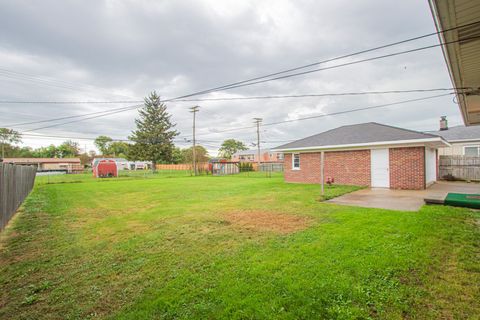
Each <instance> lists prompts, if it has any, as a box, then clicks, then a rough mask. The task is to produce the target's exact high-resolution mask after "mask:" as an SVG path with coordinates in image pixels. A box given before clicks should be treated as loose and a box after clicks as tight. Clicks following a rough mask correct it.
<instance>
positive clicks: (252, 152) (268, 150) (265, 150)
mask: <svg viewBox="0 0 480 320" xmlns="http://www.w3.org/2000/svg"><path fill="white" fill-rule="evenodd" d="M265 152H270V149H260V153H265ZM257 153H258V150H257V149H251V150H241V151H237V152H235V153H234V154H233V155H234V156H244V155H249V154H254V155H256V154H257Z"/></svg>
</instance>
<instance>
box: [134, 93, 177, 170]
mask: <svg viewBox="0 0 480 320" xmlns="http://www.w3.org/2000/svg"><path fill="white" fill-rule="evenodd" d="M139 115H140V117H139V118H138V119H135V124H136V125H137V129H136V130H134V131H133V132H132V135H131V136H130V137H129V138H130V140H132V141H134V142H135V144H133V145H132V146H131V148H130V152H129V155H130V157H131V158H134V159H137V160H144V161H152V169H153V170H154V171H155V170H156V168H155V165H156V164H157V163H160V162H171V161H172V160H173V150H174V148H175V146H174V145H173V138H175V137H176V136H177V135H178V132H177V131H176V130H174V129H173V128H174V127H175V124H174V123H172V121H171V119H170V118H171V115H170V114H169V113H168V112H167V106H166V105H165V104H164V103H162V102H160V97H159V96H158V95H157V93H156V92H155V91H154V92H152V93H151V94H150V96H148V97H147V98H145V106H144V107H143V108H142V109H140V111H139Z"/></svg>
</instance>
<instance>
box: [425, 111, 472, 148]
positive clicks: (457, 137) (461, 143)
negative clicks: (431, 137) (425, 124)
mask: <svg viewBox="0 0 480 320" xmlns="http://www.w3.org/2000/svg"><path fill="white" fill-rule="evenodd" d="M445 120H446V119H442V120H440V130H439V131H430V132H428V133H431V134H435V135H438V136H440V137H442V138H443V139H445V140H447V141H448V142H449V143H450V145H451V146H449V147H444V148H439V149H438V154H439V155H441V156H472V157H480V126H470V127H465V126H455V127H451V128H449V127H448V124H447V123H446V122H445Z"/></svg>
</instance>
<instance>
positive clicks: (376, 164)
mask: <svg viewBox="0 0 480 320" xmlns="http://www.w3.org/2000/svg"><path fill="white" fill-rule="evenodd" d="M370 161H371V167H370V168H371V173H372V187H375V188H390V169H389V164H390V161H389V156H388V149H372V150H370Z"/></svg>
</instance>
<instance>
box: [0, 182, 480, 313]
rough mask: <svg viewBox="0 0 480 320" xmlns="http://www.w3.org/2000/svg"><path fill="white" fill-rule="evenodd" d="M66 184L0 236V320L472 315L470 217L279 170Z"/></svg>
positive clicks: (40, 191) (41, 191) (475, 277)
mask: <svg viewBox="0 0 480 320" xmlns="http://www.w3.org/2000/svg"><path fill="white" fill-rule="evenodd" d="M42 179H44V178H42ZM59 179H61V178H59ZM64 179H71V180H69V181H67V180H59V181H57V182H58V183H50V184H47V183H46V182H45V181H42V180H39V181H38V182H37V185H36V187H35V190H34V192H33V193H32V194H31V195H30V196H29V198H28V200H27V202H26V204H25V205H24V207H23V209H22V212H21V213H19V214H18V215H17V216H16V218H14V220H13V221H12V222H11V224H10V226H9V227H8V228H7V229H6V230H5V232H3V233H2V234H1V235H0V289H1V290H0V318H1V319H90V318H91V319H97V318H98V319H369V318H381V319H404V318H407V319H412V318H416V319H474V318H477V319H478V317H479V315H480V306H479V303H478V301H480V288H479V283H480V266H479V262H478V261H479V259H480V245H479V243H480V229H479V226H480V213H479V212H478V211H473V210H469V209H461V208H451V207H440V206H429V207H426V206H425V207H423V208H422V209H421V210H420V211H419V212H399V211H388V210H379V209H363V208H356V207H345V206H338V205H334V204H327V203H322V202H319V201H318V199H319V187H318V186H315V185H300V184H286V183H283V179H282V177H281V175H278V174H275V175H274V176H273V177H272V178H265V177H264V176H262V175H252V174H251V175H246V174H242V175H239V176H229V177H211V176H205V177H187V176H185V177H183V176H181V177H179V176H177V177H173V176H169V175H168V174H163V175H162V174H159V175H155V176H152V178H151V179H144V178H140V177H124V178H121V179H101V180H94V179H92V178H91V177H90V176H89V175H85V176H77V177H76V178H64ZM60 182H77V183H60ZM353 190H354V188H353V187H344V186H343V187H342V186H335V187H330V188H328V189H327V190H326V192H327V197H333V196H335V195H339V194H342V193H345V192H350V191H353Z"/></svg>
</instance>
